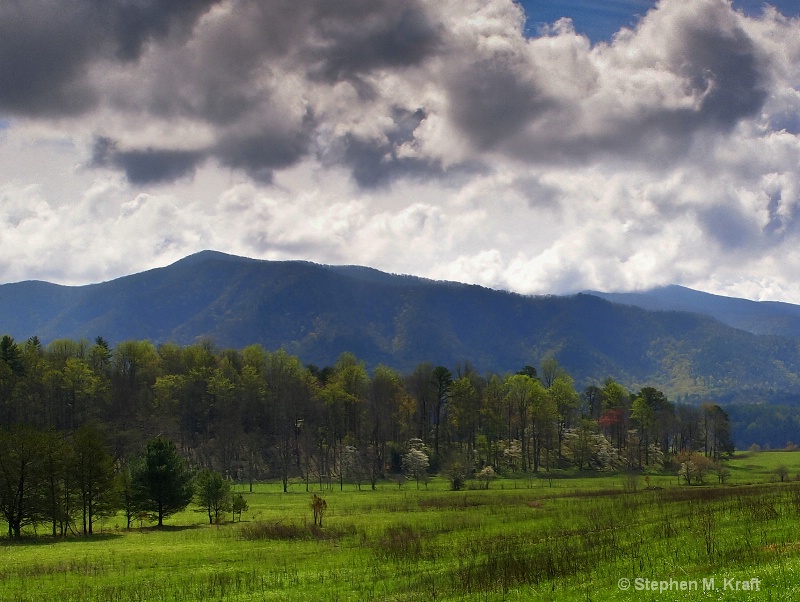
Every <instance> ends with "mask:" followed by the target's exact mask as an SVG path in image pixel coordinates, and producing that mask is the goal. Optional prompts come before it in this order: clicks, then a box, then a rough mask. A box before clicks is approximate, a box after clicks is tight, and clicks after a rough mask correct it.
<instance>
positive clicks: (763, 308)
mask: <svg viewBox="0 0 800 602" xmlns="http://www.w3.org/2000/svg"><path fill="white" fill-rule="evenodd" d="M588 294H591V295H595V296H597V297H601V298H603V299H606V300H607V301H611V302H613V303H622V304H625V305H634V306H636V307H641V308H643V309H650V310H664V311H689V312H695V313H701V314H706V315H708V316H711V317H712V318H716V319H717V320H719V321H720V322H722V323H724V324H727V325H728V326H733V327H734V328H740V329H741V330H746V331H747V332H751V333H753V334H774V335H778V336H786V337H793V338H798V339H800V306H798V305H792V304H790V303H780V302H776V301H750V300H748V299H736V298H732V297H723V296H721V295H712V294H710V293H704V292H701V291H695V290H692V289H690V288H685V287H683V286H677V285H671V286H664V287H659V288H654V289H650V290H647V291H643V292H639V293H598V292H594V291H590V292H588Z"/></svg>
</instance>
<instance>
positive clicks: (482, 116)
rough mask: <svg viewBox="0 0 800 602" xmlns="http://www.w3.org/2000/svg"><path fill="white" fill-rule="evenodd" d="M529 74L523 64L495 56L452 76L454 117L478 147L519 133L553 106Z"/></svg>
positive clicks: (489, 144)
mask: <svg viewBox="0 0 800 602" xmlns="http://www.w3.org/2000/svg"><path fill="white" fill-rule="evenodd" d="M523 67H524V66H523ZM527 76H528V73H526V72H525V71H524V69H521V68H520V66H517V68H515V66H514V65H513V64H509V63H507V62H506V61H503V60H502V59H497V58H496V59H493V60H482V61H480V62H478V63H475V64H473V65H470V66H469V68H467V69H465V70H463V71H461V72H460V73H459V74H457V75H456V76H455V77H454V78H453V80H452V82H451V84H450V86H449V89H448V95H449V99H450V106H451V111H452V116H453V120H454V121H455V123H456V124H457V125H458V127H459V128H461V130H462V131H463V132H465V133H466V134H467V136H468V137H469V138H470V139H471V140H472V141H473V143H474V144H475V145H476V146H477V147H478V148H480V149H491V148H493V147H495V146H496V145H497V144H499V143H501V142H505V141H507V140H508V139H509V138H513V137H514V136H516V135H518V134H520V133H521V131H522V130H524V128H525V127H526V126H527V125H528V124H529V123H530V122H531V121H533V120H534V119H536V118H537V117H539V116H540V115H542V113H543V112H544V111H545V110H546V109H547V108H548V107H549V106H551V102H552V101H551V100H549V99H548V98H547V97H546V96H545V95H544V94H543V92H542V91H541V89H540V88H539V87H538V86H537V84H536V82H535V81H531V80H530V79H527Z"/></svg>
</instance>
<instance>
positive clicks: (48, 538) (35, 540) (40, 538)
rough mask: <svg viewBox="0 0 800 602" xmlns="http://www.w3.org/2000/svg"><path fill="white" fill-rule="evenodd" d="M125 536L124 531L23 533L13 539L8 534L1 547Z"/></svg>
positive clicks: (98, 540)
mask: <svg viewBox="0 0 800 602" xmlns="http://www.w3.org/2000/svg"><path fill="white" fill-rule="evenodd" d="M122 536H123V533H122V532H119V533H109V532H107V531H106V532H103V533H93V534H92V535H82V534H80V533H78V534H72V535H67V536H64V537H62V536H57V537H55V538H54V537H53V536H52V535H23V536H22V537H20V538H19V539H11V538H9V537H8V536H7V535H6V536H5V537H3V538H0V547H10V546H26V547H30V546H52V545H57V544H61V543H72V542H75V541H80V542H84V543H92V542H96V543H100V542H103V541H113V540H115V539H119V538H120V537H122Z"/></svg>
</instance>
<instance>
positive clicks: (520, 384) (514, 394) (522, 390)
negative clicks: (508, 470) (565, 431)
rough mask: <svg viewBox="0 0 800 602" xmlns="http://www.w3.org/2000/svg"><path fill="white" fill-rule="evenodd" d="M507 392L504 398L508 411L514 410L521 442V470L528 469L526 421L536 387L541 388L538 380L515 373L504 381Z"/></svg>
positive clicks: (528, 418) (528, 419)
mask: <svg viewBox="0 0 800 602" xmlns="http://www.w3.org/2000/svg"><path fill="white" fill-rule="evenodd" d="M506 387H507V390H508V392H507V393H506V400H507V402H508V405H509V411H512V410H516V415H517V424H518V426H519V439H520V441H521V443H522V471H523V472H525V471H526V470H527V469H528V456H529V455H530V454H529V453H528V435H529V432H528V423H529V421H530V414H531V406H532V404H533V398H534V395H536V390H537V388H539V389H540V388H541V385H540V384H539V382H538V381H535V380H533V379H532V378H531V377H530V376H526V375H524V374H515V375H513V376H510V377H509V378H508V380H507V381H506Z"/></svg>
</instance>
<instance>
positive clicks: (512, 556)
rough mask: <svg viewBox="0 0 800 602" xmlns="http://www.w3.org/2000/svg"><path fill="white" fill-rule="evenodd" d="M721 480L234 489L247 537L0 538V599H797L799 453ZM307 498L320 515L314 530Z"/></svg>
mask: <svg viewBox="0 0 800 602" xmlns="http://www.w3.org/2000/svg"><path fill="white" fill-rule="evenodd" d="M728 466H729V469H730V476H729V478H728V480H727V483H726V484H724V485H722V484H719V483H717V478H716V477H715V476H713V475H712V476H710V477H709V479H708V484H707V485H703V486H697V485H692V486H688V485H685V484H682V483H680V481H679V479H678V477H677V476H675V475H666V474H658V473H653V474H650V475H639V476H636V477H629V476H628V475H609V474H606V475H603V476H595V475H592V476H582V475H579V474H577V473H571V474H566V473H550V474H547V473H543V474H541V475H537V476H526V477H519V478H517V479H512V478H502V479H497V480H495V481H493V482H492V483H491V485H490V489H488V490H484V489H477V487H478V486H479V484H478V483H477V482H474V483H468V489H466V490H463V491H450V490H449V483H448V482H447V481H446V480H445V479H439V478H434V479H432V480H431V481H430V482H429V483H428V485H427V487H426V486H425V485H424V484H420V486H419V489H417V486H416V484H415V483H414V482H413V481H407V482H405V483H403V484H402V485H398V483H397V482H384V483H380V484H379V486H378V489H377V490H376V491H372V490H371V489H370V488H369V487H362V489H361V490H358V488H357V487H356V486H355V485H353V484H347V483H345V484H344V487H343V490H340V488H339V484H338V483H337V484H336V485H335V486H334V487H333V488H332V489H330V488H327V487H326V488H324V489H323V490H322V491H320V489H319V486H318V485H315V484H312V485H311V486H310V491H309V492H306V485H305V484H304V483H299V482H295V483H292V484H291V487H290V491H289V493H283V491H282V487H281V486H280V485H279V484H271V483H264V484H259V485H257V486H256V487H255V488H254V491H253V492H252V493H251V492H250V491H249V488H247V487H242V486H237V488H236V489H237V491H240V492H242V493H243V494H244V496H245V497H246V499H247V502H248V505H249V509H248V510H247V511H246V512H245V513H244V514H243V516H242V520H241V522H239V521H237V522H232V520H231V519H232V517H231V516H228V517H227V522H224V523H223V524H217V525H209V524H207V523H208V518H207V516H206V514H205V512H204V511H201V510H200V509H198V508H196V507H194V506H190V507H189V509H188V510H187V511H185V512H183V513H180V514H177V515H174V516H172V517H170V518H169V519H168V520H167V521H166V523H167V526H165V527H164V528H163V529H157V528H154V527H152V526H151V525H149V524H148V523H139V522H138V521H137V523H136V524H135V528H132V529H131V530H130V531H127V530H125V529H124V522H123V519H122V518H121V517H110V518H107V519H105V520H104V521H103V522H98V523H96V527H95V531H96V532H95V535H93V536H91V537H89V538H84V537H81V536H73V537H68V538H65V539H60V540H55V541H54V540H53V539H52V538H50V537H49V536H48V535H46V534H38V535H37V534H34V533H28V534H27V535H28V536H27V537H25V538H23V539H22V540H21V541H19V542H10V541H8V540H3V543H2V544H0V599H2V600H13V601H18V602H24V601H25V602H27V601H39V600H57V601H59V602H68V601H82V602H83V601H98V602H101V601H102V602H105V601H108V602H112V601H128V600H134V601H149V600H153V601H155V600H159V601H194V600H209V601H211V600H214V601H232V602H233V601H255V600H265V601H266V600H331V601H334V600H342V601H344V600H398V601H400V600H407V601H412V600H420V601H422V600H426V601H427V600H476V601H478V600H486V601H493V600H665V599H666V600H672V599H688V600H751V599H755V600H796V599H798V598H800V481H798V480H796V479H797V477H796V475H798V474H800V453H798V452H761V453H755V454H748V453H745V454H738V455H737V456H735V457H734V458H733V459H732V460H731V461H730V462H729V463H728ZM778 466H786V468H787V469H788V473H789V474H790V478H789V479H787V481H786V482H779V480H778V479H777V478H776V469H777V467H778ZM646 477H647V478H646ZM312 492H313V493H317V494H318V495H320V496H322V497H323V498H324V499H325V500H326V501H327V505H328V510H327V512H326V513H325V515H324V517H323V525H322V527H318V526H315V525H314V524H313V516H312V512H311V507H310V501H311V493H312ZM625 580H629V581H625ZM626 586H627V587H628V589H626ZM682 587H683V588H684V589H685V591H681V588H682ZM662 589H664V590H665V591H660V590H662Z"/></svg>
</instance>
